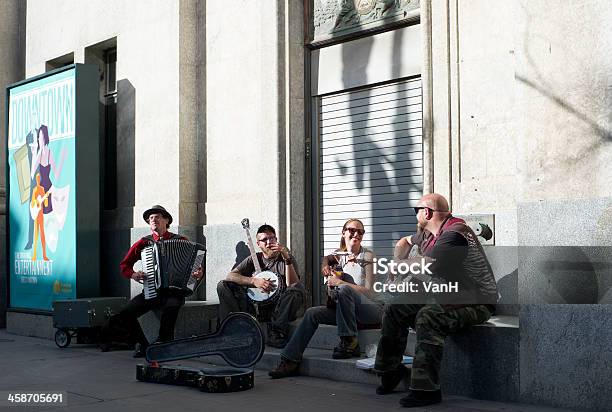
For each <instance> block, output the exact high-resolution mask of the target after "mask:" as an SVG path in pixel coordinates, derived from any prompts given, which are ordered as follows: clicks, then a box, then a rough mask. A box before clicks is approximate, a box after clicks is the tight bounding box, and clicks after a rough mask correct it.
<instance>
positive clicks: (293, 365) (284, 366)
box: [268, 358, 300, 379]
mask: <svg viewBox="0 0 612 412" xmlns="http://www.w3.org/2000/svg"><path fill="white" fill-rule="evenodd" d="M299 374H300V364H299V363H297V362H293V361H290V360H288V359H282V358H281V361H280V363H279V364H278V366H277V367H276V368H274V369H272V370H271V371H270V372H268V375H270V377H271V378H272V379H281V378H287V377H289V376H296V375H299Z"/></svg>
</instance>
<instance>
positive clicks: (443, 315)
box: [374, 193, 498, 407]
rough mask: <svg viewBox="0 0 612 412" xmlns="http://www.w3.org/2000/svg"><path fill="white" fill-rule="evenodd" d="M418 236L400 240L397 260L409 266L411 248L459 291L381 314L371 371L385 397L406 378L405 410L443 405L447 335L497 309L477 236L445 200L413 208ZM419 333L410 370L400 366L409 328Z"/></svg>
mask: <svg viewBox="0 0 612 412" xmlns="http://www.w3.org/2000/svg"><path fill="white" fill-rule="evenodd" d="M414 210H415V213H416V218H417V222H418V232H417V233H416V234H415V235H412V236H406V237H403V238H401V239H400V240H399V241H398V242H397V244H396V246H395V252H394V255H395V260H396V262H397V261H404V262H408V263H411V262H412V260H413V259H414V260H417V259H418V261H420V260H421V257H420V256H419V257H418V258H408V255H409V252H410V250H411V248H412V247H413V246H418V247H419V249H420V252H421V254H422V255H423V256H424V257H425V259H426V260H427V261H428V262H430V263H431V266H430V270H431V272H432V273H433V279H434V280H435V281H436V282H447V283H449V282H453V283H454V282H457V284H458V286H459V287H458V289H459V291H458V292H453V293H447V294H444V295H443V296H436V301H437V302H439V303H436V304H394V305H388V306H387V307H386V309H385V314H384V316H383V323H382V330H381V337H380V341H379V343H378V350H377V353H376V363H375V366H374V368H375V370H376V371H377V372H378V373H379V374H380V376H381V385H380V386H379V387H378V388H377V389H376V393H378V394H379V395H384V394H387V393H391V392H393V389H395V387H396V386H397V385H398V384H399V383H400V382H401V381H402V380H403V378H404V376H406V375H407V374H410V389H409V391H408V396H406V397H404V398H402V399H400V405H402V406H404V407H422V406H426V405H431V404H434V403H439V402H441V401H442V395H441V392H440V378H439V372H440V364H441V362H442V353H443V348H444V340H445V338H446V336H447V335H449V334H452V333H456V332H459V331H461V330H465V329H467V328H469V327H471V326H472V325H476V324H479V323H483V322H486V321H487V320H488V319H489V318H490V317H491V315H492V314H493V312H494V310H495V306H494V305H495V303H496V302H497V297H498V295H497V286H496V283H495V278H494V276H493V272H492V270H491V266H490V265H489V262H488V260H487V257H486V255H485V254H484V251H483V249H482V246H481V245H480V242H479V241H478V239H477V237H476V234H474V232H473V231H472V229H470V227H469V226H467V225H466V224H465V221H463V220H462V219H458V218H455V217H453V216H452V214H451V213H450V210H449V207H448V201H447V200H446V199H445V198H444V196H442V195H440V194H437V193H430V194H427V195H425V196H423V197H422V198H421V199H420V200H419V202H418V203H417V206H416V207H415V208H414ZM409 326H410V327H411V328H413V329H414V330H415V331H416V334H417V342H416V349H415V355H414V361H413V364H412V370H411V371H410V370H408V369H406V368H405V367H404V366H403V365H402V364H401V361H402V356H403V353H404V350H405V348H406V342H407V338H408V327H409Z"/></svg>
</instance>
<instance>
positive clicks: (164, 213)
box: [142, 205, 172, 226]
mask: <svg viewBox="0 0 612 412" xmlns="http://www.w3.org/2000/svg"><path fill="white" fill-rule="evenodd" d="M153 213H159V214H161V215H162V216H163V217H165V218H166V219H168V226H170V225H171V224H172V215H171V214H170V213H168V211H167V210H166V209H165V208H164V207H163V206H160V205H153V206H152V207H151V208H150V209H147V210H145V212H144V213H143V214H142V218H143V219H144V220H145V222H147V223H149V216H151V215H152V214H153Z"/></svg>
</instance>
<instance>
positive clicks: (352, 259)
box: [269, 219, 383, 379]
mask: <svg viewBox="0 0 612 412" xmlns="http://www.w3.org/2000/svg"><path fill="white" fill-rule="evenodd" d="M364 233H365V230H364V226H363V223H362V222H361V221H360V220H358V219H349V220H347V221H346V223H345V224H344V226H343V227H342V235H341V238H340V249H337V250H336V251H335V252H334V253H333V254H331V255H329V256H326V257H325V258H324V259H323V265H322V269H321V271H322V273H323V276H324V277H325V278H327V285H328V293H329V295H330V298H329V299H328V304H327V305H326V306H316V307H312V308H310V309H308V310H307V311H306V313H305V314H304V319H303V320H302V321H301V322H300V324H299V326H298V328H297V329H296V331H295V332H294V333H293V335H292V336H291V339H290V340H289V342H288V343H287V345H286V346H285V348H284V349H283V351H282V352H281V361H280V363H279V365H278V366H277V367H276V368H274V369H272V370H271V371H270V372H269V375H270V376H271V377H272V378H273V379H278V378H285V377H287V376H293V375H297V374H298V369H299V364H300V361H301V359H302V354H303V352H304V350H305V349H306V347H307V346H308V342H310V339H311V338H312V336H313V335H314V334H315V332H316V330H317V328H318V327H319V325H320V324H324V325H337V326H338V336H339V337H340V344H339V345H338V346H337V347H335V348H334V353H333V355H332V357H333V358H334V359H348V358H351V357H353V356H357V357H358V356H359V354H360V351H359V342H358V341H357V325H358V324H360V325H379V324H380V322H381V319H382V314H383V305H382V303H378V302H375V301H374V300H372V297H373V294H374V292H373V284H374V266H373V260H374V258H375V255H374V252H373V251H371V250H369V249H366V248H365V247H363V246H361V241H362V240H363V235H364Z"/></svg>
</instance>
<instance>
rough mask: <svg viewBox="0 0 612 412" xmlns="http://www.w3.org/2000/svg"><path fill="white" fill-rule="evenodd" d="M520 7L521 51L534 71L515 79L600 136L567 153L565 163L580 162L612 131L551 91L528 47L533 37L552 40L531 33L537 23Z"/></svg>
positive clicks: (545, 40) (550, 85)
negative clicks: (523, 23) (577, 151)
mask: <svg viewBox="0 0 612 412" xmlns="http://www.w3.org/2000/svg"><path fill="white" fill-rule="evenodd" d="M521 7H522V8H523V12H524V16H525V19H526V29H525V35H524V37H523V44H524V49H523V51H524V53H525V58H526V60H527V62H528V64H529V66H530V68H531V70H532V71H533V72H534V76H533V78H528V77H526V76H523V75H519V74H516V75H515V78H516V80H518V81H519V82H520V83H522V84H524V85H525V86H527V87H529V88H530V89H533V90H535V91H536V92H538V93H539V94H541V95H542V96H544V97H546V98H547V99H548V100H550V101H551V102H552V103H554V104H555V105H556V106H557V107H559V108H560V109H562V110H563V111H564V112H566V113H567V114H569V115H571V116H573V117H575V118H576V119H578V120H580V121H581V122H583V123H585V124H587V125H588V126H589V127H590V128H591V129H592V130H593V133H594V134H595V135H597V136H599V137H600V140H597V141H594V142H592V143H590V146H589V147H585V148H584V149H582V150H581V151H580V154H579V155H573V156H569V154H568V159H566V161H565V163H568V164H570V165H573V164H576V163H578V162H580V161H581V160H583V158H584V157H585V156H586V155H588V154H590V153H592V151H593V150H596V149H597V148H599V147H600V146H601V145H602V144H604V143H606V142H610V141H612V131H611V130H607V129H606V128H604V127H602V126H601V125H600V124H598V123H597V122H596V121H595V120H594V119H593V118H591V117H589V116H587V114H586V113H584V112H583V111H580V110H579V109H578V108H577V107H575V106H573V105H571V104H570V103H568V102H567V101H566V100H564V99H563V98H561V96H559V95H558V94H555V93H554V92H553V90H555V87H554V86H553V85H552V84H551V83H550V82H549V81H548V80H547V79H546V78H545V76H544V74H543V72H542V70H541V69H540V68H539V67H538V65H537V64H536V62H535V59H534V57H533V56H532V54H531V50H530V47H529V46H530V44H531V41H532V40H534V39H538V40H539V41H540V42H546V43H548V44H549V45H551V44H552V40H550V39H548V38H545V37H543V36H542V35H541V34H539V33H535V34H532V31H531V27H537V25H535V24H533V23H532V20H533V18H532V17H531V16H530V14H529V11H528V10H526V8H525V6H524V5H523V4H522V3H521ZM551 47H552V46H551ZM600 73H604V72H602V71H600ZM570 75H571V74H569V73H568V76H570ZM603 83H604V84H608V83H609V82H608V81H607V79H606V80H605V81H604V82H603ZM606 99H607V100H608V102H607V104H608V105H609V104H610V102H611V101H612V96H610V92H609V91H608V95H607V96H606ZM608 109H609V108H608Z"/></svg>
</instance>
